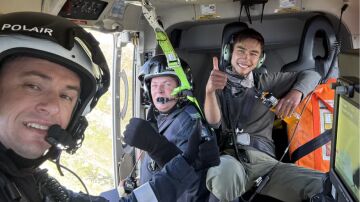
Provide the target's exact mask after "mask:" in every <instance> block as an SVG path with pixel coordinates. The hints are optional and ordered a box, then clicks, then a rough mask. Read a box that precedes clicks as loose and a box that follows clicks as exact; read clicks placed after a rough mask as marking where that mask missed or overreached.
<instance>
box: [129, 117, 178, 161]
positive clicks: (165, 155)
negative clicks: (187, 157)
mask: <svg viewBox="0 0 360 202" xmlns="http://www.w3.org/2000/svg"><path fill="white" fill-rule="evenodd" d="M124 141H125V142H126V143H127V144H129V145H130V146H133V147H136V148H139V149H141V150H144V151H146V152H148V154H149V156H150V157H151V158H152V159H153V160H154V161H155V162H156V163H157V164H158V165H159V166H160V167H163V166H164V165H165V164H166V163H167V162H169V161H170V160H171V159H172V158H174V157H175V156H176V155H178V154H181V153H182V151H181V150H180V149H179V148H178V147H177V146H175V145H174V144H173V143H171V142H169V141H168V140H167V139H166V137H164V136H163V135H160V134H159V133H158V132H157V131H156V130H155V129H154V127H152V126H151V124H150V123H149V122H148V121H145V120H143V119H139V118H132V119H130V122H129V124H128V125H127V126H126V129H125V131H124Z"/></svg>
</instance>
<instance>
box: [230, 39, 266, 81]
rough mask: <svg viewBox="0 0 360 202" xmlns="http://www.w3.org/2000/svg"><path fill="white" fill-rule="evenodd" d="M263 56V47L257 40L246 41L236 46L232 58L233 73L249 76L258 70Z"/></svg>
mask: <svg viewBox="0 0 360 202" xmlns="http://www.w3.org/2000/svg"><path fill="white" fill-rule="evenodd" d="M260 56H261V45H260V43H259V42H258V41H257V40H255V39H251V38H248V39H244V40H242V41H240V42H237V43H235V44H234V49H233V52H232V56H231V66H232V67H233V71H235V72H237V73H238V74H239V75H241V76H247V75H248V74H249V73H250V72H251V71H252V70H253V69H255V68H256V65H257V63H258V62H259V59H260Z"/></svg>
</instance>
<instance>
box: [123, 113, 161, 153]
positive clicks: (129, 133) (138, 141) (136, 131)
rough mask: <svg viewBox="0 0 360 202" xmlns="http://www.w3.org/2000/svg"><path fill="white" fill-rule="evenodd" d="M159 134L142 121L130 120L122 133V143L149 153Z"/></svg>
mask: <svg viewBox="0 0 360 202" xmlns="http://www.w3.org/2000/svg"><path fill="white" fill-rule="evenodd" d="M159 138H160V134H159V133H158V132H157V131H156V130H155V128H154V127H152V126H151V124H150V123H149V122H148V121H146V120H143V119H139V118H132V119H130V121H129V124H128V125H127V126H126V129H125V131H124V141H125V142H126V143H127V144H128V145H130V146H133V147H136V148H138V149H141V150H144V151H150V150H151V149H152V148H153V145H154V144H156V142H157V141H158V139H159Z"/></svg>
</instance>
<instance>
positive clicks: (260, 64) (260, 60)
mask: <svg viewBox="0 0 360 202" xmlns="http://www.w3.org/2000/svg"><path fill="white" fill-rule="evenodd" d="M265 58H266V54H265V53H263V54H262V56H261V58H260V59H259V62H258V63H257V65H256V68H260V67H261V66H262V65H263V64H264V61H265Z"/></svg>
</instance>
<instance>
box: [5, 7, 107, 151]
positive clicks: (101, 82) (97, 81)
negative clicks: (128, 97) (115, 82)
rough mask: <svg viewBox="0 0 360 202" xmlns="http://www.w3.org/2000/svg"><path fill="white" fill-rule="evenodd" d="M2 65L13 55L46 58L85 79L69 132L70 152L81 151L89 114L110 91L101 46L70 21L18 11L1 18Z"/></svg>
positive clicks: (82, 81) (68, 149) (82, 79)
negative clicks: (79, 149)
mask: <svg viewBox="0 0 360 202" xmlns="http://www.w3.org/2000/svg"><path fill="white" fill-rule="evenodd" d="M0 44H1V46H0V65H1V63H2V62H4V60H6V58H8V57H11V56H16V55H20V56H30V57H36V58H41V59H46V60H49V61H51V62H54V63H57V64H60V65H62V66H64V67H66V68H68V69H70V70H71V71H73V72H75V73H76V74H77V75H78V76H79V77H80V79H81V92H80V96H79V100H78V102H77V104H76V106H75V108H74V110H73V112H72V117H71V120H70V122H69V125H68V127H67V128H66V132H67V134H68V136H69V135H70V136H71V137H70V139H69V142H68V144H69V146H68V147H67V148H66V151H67V152H68V153H74V152H75V151H76V150H77V149H78V148H80V146H81V143H82V141H83V139H84V131H85V129H86V127H87V120H86V118H85V115H86V114H88V113H89V112H90V111H91V110H92V109H93V108H94V107H95V105H96V103H97V101H98V99H99V98H100V97H101V96H102V95H103V94H104V93H105V92H106V91H107V90H108V88H109V85H110V73H109V69H108V66H107V64H106V60H105V58H104V55H103V53H102V52H101V49H100V48H99V43H98V42H97V41H96V40H95V38H94V37H93V36H92V35H91V34H90V33H88V32H86V31H85V30H84V29H83V28H82V27H80V26H78V25H76V24H75V23H73V22H70V21H69V20H67V19H64V18H61V17H57V16H53V15H49V14H45V13H36V12H17V13H9V14H4V15H1V18H0Z"/></svg>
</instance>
